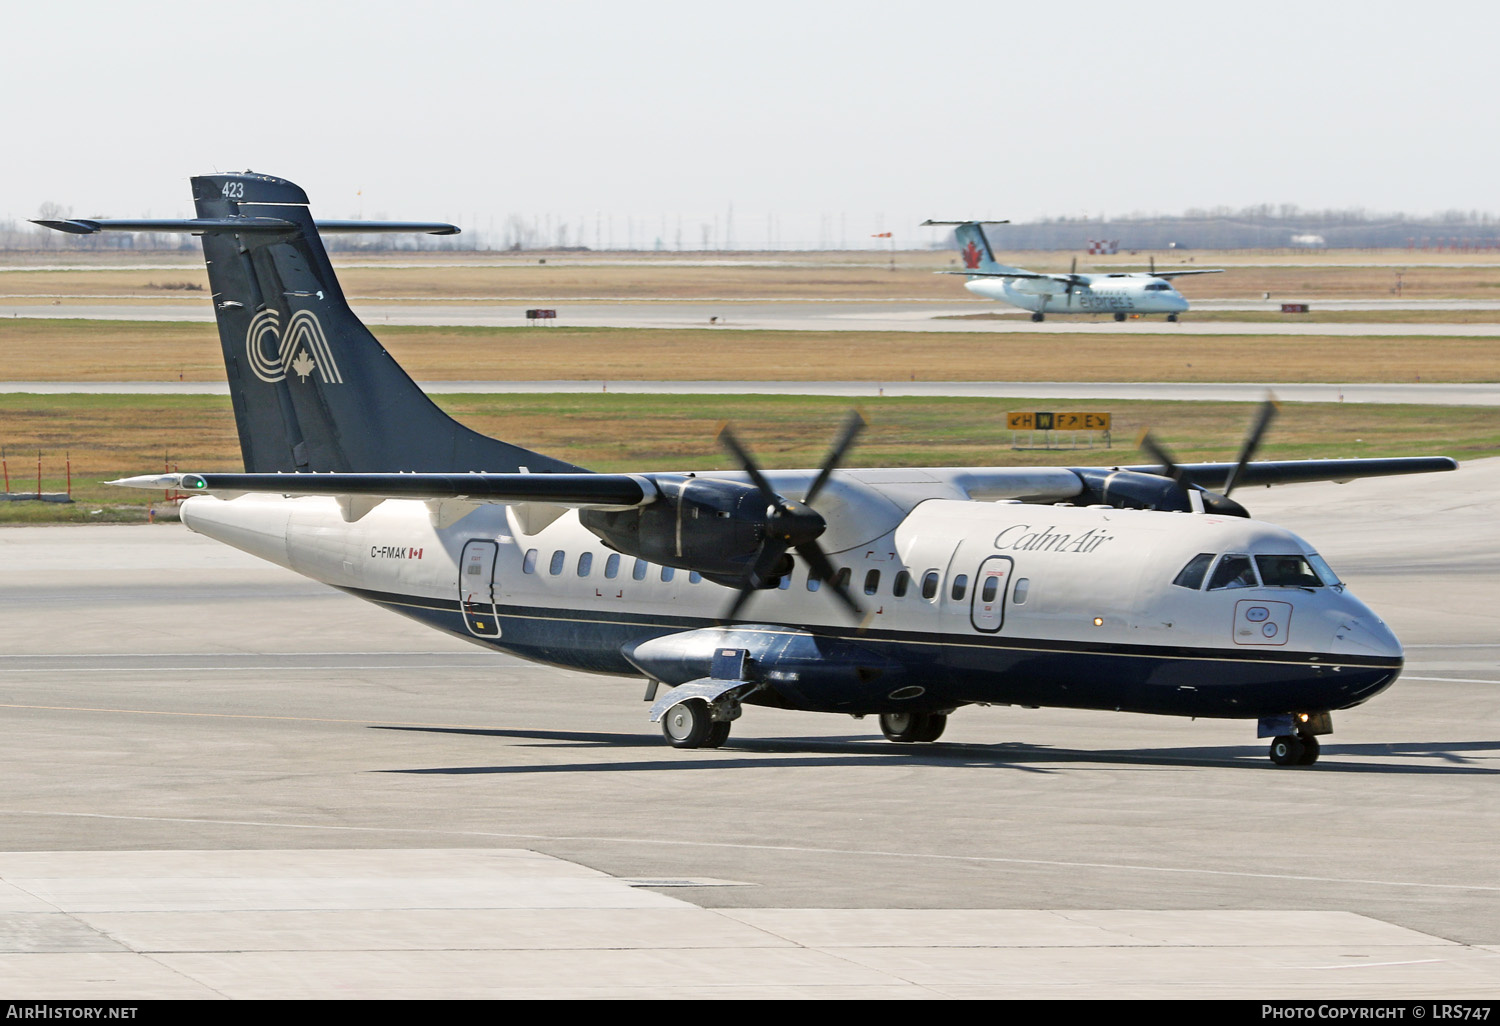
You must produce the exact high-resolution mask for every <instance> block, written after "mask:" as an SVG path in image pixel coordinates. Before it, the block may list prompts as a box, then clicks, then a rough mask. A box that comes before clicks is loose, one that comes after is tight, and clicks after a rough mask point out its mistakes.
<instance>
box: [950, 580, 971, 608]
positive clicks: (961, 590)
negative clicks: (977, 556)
mask: <svg viewBox="0 0 1500 1026" xmlns="http://www.w3.org/2000/svg"><path fill="white" fill-rule="evenodd" d="M968 593H969V575H968V574H959V575H958V576H957V577H955V578H953V592H952V594H953V600H954V601H955V602H957V601H958V600H959V599H961V598H963V597H964V596H965V595H967V594H968Z"/></svg>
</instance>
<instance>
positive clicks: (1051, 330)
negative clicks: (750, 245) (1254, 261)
mask: <svg viewBox="0 0 1500 1026" xmlns="http://www.w3.org/2000/svg"><path fill="white" fill-rule="evenodd" d="M1362 302H1364V303H1368V302H1370V301H1359V300H1328V301H1318V302H1317V303H1316V304H1315V305H1316V307H1317V308H1318V309H1323V310H1339V309H1360V310H1382V309H1386V310H1404V309H1429V310H1450V309H1452V310H1475V311H1490V310H1495V309H1500V304H1495V305H1479V306H1476V305H1471V304H1472V303H1473V302H1474V301H1469V300H1452V301H1443V300H1436V301H1429V305H1427V306H1421V307H1408V306H1404V305H1403V306H1368V305H1361V303H1362ZM1455 304H1456V305H1455ZM1201 305H1202V308H1203V309H1214V308H1215V307H1214V306H1213V304H1212V303H1211V302H1209V301H1204V302H1203V303H1202V304H1201ZM350 306H351V307H352V308H353V310H354V312H355V314H357V315H358V316H359V318H360V319H361V320H362V321H364V322H365V323H366V324H368V325H369V326H370V327H371V328H373V329H375V330H376V331H377V332H378V331H379V329H380V326H381V325H385V324H393V325H431V326H448V327H455V326H456V327H465V326H467V327H479V326H486V327H493V326H502V327H517V326H523V325H525V324H527V323H528V321H527V319H526V311H527V310H528V309H534V308H537V307H546V308H551V309H555V310H556V311H557V318H556V320H555V321H551V322H547V323H549V324H556V325H567V326H572V327H584V328H657V329H666V328H708V327H713V328H716V329H719V330H724V331H924V332H968V333H972V332H989V333H994V334H1005V333H1011V332H1024V333H1037V332H1040V333H1046V334H1124V335H1142V334H1145V335H1151V334H1177V335H1293V336H1298V335H1322V336H1327V335H1343V336H1407V335H1420V336H1426V337H1431V336H1435V335H1443V336H1452V337H1459V338H1464V337H1486V338H1487V337H1492V336H1500V321H1489V322H1485V323H1473V324H1424V323H1419V322H1404V321H1395V322H1387V323H1354V322H1332V323H1330V322H1303V321H1298V320H1296V319H1295V315H1289V317H1290V318H1292V319H1288V320H1278V321H1194V320H1193V319H1192V312H1191V311H1189V312H1188V313H1187V314H1184V315H1183V316H1184V320H1182V321H1179V322H1177V323H1169V322H1167V321H1166V320H1165V319H1164V318H1162V317H1160V316H1153V317H1141V318H1138V319H1132V320H1127V321H1123V322H1116V321H1114V320H1112V319H1111V318H1109V317H1108V316H1103V315H1101V316H1100V317H1099V318H1097V319H1093V318H1091V319H1088V320H1083V319H1079V318H1077V317H1069V318H1066V319H1056V318H1054V319H1053V320H1049V321H1043V322H1042V323H1040V324H1037V323H1033V322H1032V321H1031V320H1030V319H1029V318H1027V317H1026V316H1024V315H1023V316H1019V317H1013V318H1009V319H998V318H995V317H992V316H989V315H992V314H997V313H999V314H1010V313H1014V312H1015V311H1014V308H1011V307H1006V306H1003V305H1001V304H996V303H993V302H965V301H963V300H957V301H944V302H941V303H938V302H924V301H919V300H910V299H892V300H887V301H880V302H872V301H869V300H841V299H828V300H801V299H783V300H778V299H756V300H734V299H723V300H704V299H694V300H674V299H659V300H633V301H625V300H621V299H618V298H612V297H598V298H595V299H586V300H585V299H570V300H549V299H531V300H514V301H495V300H492V299H485V298H476V299H472V300H461V299H460V300H444V301H441V302H436V301H429V300H410V301H392V300H388V299H379V300H371V299H365V300H362V299H359V298H358V297H355V298H352V299H351V300H350ZM1218 309H1227V310H1266V309H1277V310H1279V306H1275V305H1270V306H1268V305H1266V304H1257V303H1244V302H1242V303H1235V304H1232V305H1229V306H1223V307H1218ZM0 316H3V317H41V318H84V319H94V320H130V321H204V322H208V321H212V320H213V307H212V305H211V304H210V303H208V302H207V301H205V299H204V298H203V297H202V296H201V295H198V296H193V297H184V298H182V299H179V300H167V301H161V300H150V301H143V302H109V301H106V300H101V301H98V302H80V301H77V299H76V298H73V297H70V298H68V299H59V300H58V302H57V303H56V304H55V305H54V304H44V303H35V302H32V303H24V304H12V305H6V304H4V303H3V302H0ZM537 330H538V331H542V330H546V328H545V327H538V328H537Z"/></svg>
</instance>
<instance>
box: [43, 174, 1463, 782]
mask: <svg viewBox="0 0 1500 1026" xmlns="http://www.w3.org/2000/svg"><path fill="white" fill-rule="evenodd" d="M193 190H194V198H195V200H196V204H197V212H198V215H199V216H198V217H196V218H193V219H188V220H178V221H151V222H145V221H99V220H75V221H51V222H44V223H47V224H48V225H49V226H51V227H53V228H57V229H59V230H62V231H71V232H80V233H91V232H96V231H106V230H111V229H122V230H136V231H179V232H192V233H195V234H199V235H201V236H202V238H203V249H204V255H205V258H206V260H207V263H208V273H209V280H210V283H211V285H212V289H213V303H214V309H215V312H216V315H217V319H218V325H219V337H220V342H221V344H222V346H223V351H224V359H225V366H226V369H227V372H228V378H229V384H230V395H231V399H232V402H233V406H234V413H235V420H236V425H237V427H238V430H239V437H240V445H241V451H242V453H243V456H244V463H245V472H244V473H189V474H169V475H164V476H150V477H137V478H130V479H128V480H125V481H121V482H116V483H118V484H124V485H132V486H137V487H146V488H161V487H164V486H169V487H177V488H181V489H183V490H185V491H187V492H191V493H202V494H194V495H193V497H191V498H189V499H187V500H186V501H185V502H184V503H183V505H182V519H183V521H184V522H185V523H186V524H187V526H188V527H189V528H191V529H192V530H194V531H196V532H199V533H201V534H205V535H208V536H210V537H212V538H216V539H218V540H220V541H223V542H226V543H228V544H230V545H233V546H235V547H237V548H239V549H242V550H244V551H246V552H249V553H252V554H254V555H256V556H259V557H261V558H264V559H267V560H270V561H272V562H274V563H277V564H279V565H281V566H284V567H287V568H289V569H291V570H294V571H296V572H298V573H301V574H304V575H306V576H309V577H312V578H314V579H316V580H319V581H322V582H324V583H326V584H329V585H331V586H333V587H336V588H339V589H342V590H344V591H346V592H348V593H350V594H352V595H355V596H358V597H360V598H363V599H366V600H368V601H371V602H374V603H377V604H379V605H382V606H385V607H386V608H388V609H391V610H393V611H395V612H398V613H402V614H404V615H406V616H410V617H413V618H415V619H417V620H420V621H422V622H423V623H426V624H429V625H431V626H433V627H436V628H438V629H439V630H442V631H445V632H447V633H449V634H453V635H456V636H457V637H460V638H464V639H466V640H469V641H472V642H476V643H478V644H481V645H488V646H493V647H494V648H497V649H500V650H503V651H507V652H511V653H514V654H516V655H519V656H522V657H525V658H527V659H532V660H537V661H540V662H544V663H548V664H552V665H556V666H562V667H567V668H570V669H575V670H586V671H593V672H597V673H603V674H614V675H618V676H623V677H634V678H637V679H639V678H642V677H644V678H645V679H646V680H647V681H648V684H647V700H648V701H650V700H653V699H654V704H653V705H652V707H651V715H652V718H653V719H655V720H658V721H660V722H661V723H662V729H663V732H664V733H665V735H666V738H667V740H668V741H669V742H670V743H671V744H672V745H674V746H676V747H679V748H698V747H705V746H718V745H722V744H723V743H724V742H725V740H726V739H727V738H728V736H729V730H730V724H731V723H732V721H734V720H735V719H736V718H738V717H739V716H740V715H741V713H742V710H743V709H744V708H745V707H746V706H756V705H761V706H774V707H779V708H785V709H802V710H809V711H814V712H829V713H843V714H847V715H852V716H855V717H863V716H868V715H873V716H878V717H879V721H880V726H881V729H882V731H883V732H884V733H885V735H886V736H887V737H888V738H890V739H891V740H892V741H899V742H926V741H933V740H936V739H937V737H938V736H939V735H940V734H941V733H942V731H943V728H944V725H945V724H946V722H947V718H948V716H949V715H950V714H951V713H953V712H954V711H955V710H957V709H960V708H962V707H964V706H970V705H1002V704H1003V705H1022V706H1065V707H1071V708H1080V709H1100V710H1114V711H1122V710H1123V711H1129V712H1142V713H1160V714H1167V715H1177V716H1195V717H1196V716H1205V717H1231V718H1243V719H1249V720H1255V721H1257V722H1258V727H1259V734H1260V736H1262V737H1273V738H1274V741H1273V742H1272V744H1271V758H1272V760H1273V761H1274V762H1275V763H1277V764H1279V765H1308V764H1311V763H1312V762H1313V761H1314V760H1315V759H1316V758H1317V756H1318V741H1317V738H1318V736H1319V735H1321V734H1325V733H1327V732H1329V731H1330V730H1331V729H1332V722H1331V715H1330V714H1331V711H1332V710H1335V709H1346V708H1349V707H1350V706H1355V705H1358V704H1360V703H1361V702H1364V701H1366V700H1367V699H1369V698H1370V697H1372V696H1374V695H1376V694H1378V693H1379V692H1381V691H1383V690H1384V689H1386V688H1388V687H1390V686H1391V684H1392V683H1393V682H1394V681H1395V680H1396V677H1397V675H1398V674H1399V673H1400V670H1401V666H1402V653H1401V646H1400V644H1399V643H1398V642H1397V640H1396V638H1395V637H1394V636H1393V635H1392V633H1391V631H1390V630H1389V629H1388V628H1387V627H1386V625H1385V624H1384V623H1382V622H1381V620H1380V618H1379V617H1378V616H1376V615H1375V614H1374V613H1373V612H1371V611H1370V610H1369V609H1368V608H1367V607H1366V606H1365V605H1364V604H1363V603H1361V602H1360V601H1359V600H1358V599H1357V598H1355V597H1354V596H1353V595H1352V594H1351V593H1350V591H1349V589H1348V588H1347V587H1346V586H1345V585H1344V584H1343V583H1341V582H1340V581H1339V579H1338V577H1337V576H1336V575H1335V573H1334V571H1333V570H1332V569H1331V568H1330V567H1329V566H1328V564H1327V563H1325V562H1324V561H1323V560H1322V559H1321V558H1319V556H1318V554H1317V552H1316V551H1315V550H1314V548H1313V547H1312V546H1311V545H1310V544H1309V543H1308V542H1306V541H1304V540H1302V539H1301V538H1298V537H1297V536H1296V535H1294V534H1292V533H1291V532H1289V531H1286V530H1283V529H1281V528H1279V527H1276V526H1274V525H1271V524H1267V523H1263V522H1260V521H1257V520H1253V519H1250V518H1249V515H1248V514H1247V513H1246V511H1245V510H1244V508H1243V507H1242V506H1240V504H1239V503H1238V502H1236V501H1235V500H1234V499H1232V498H1230V497H1229V494H1230V492H1232V491H1233V490H1234V488H1235V487H1237V486H1239V485H1249V484H1277V483H1283V482H1292V481H1329V480H1347V479H1351V478H1357V477H1368V476H1378V475H1384V474H1405V473H1420V472H1426V471H1435V470H1451V469H1454V468H1455V467H1456V466H1457V465H1456V464H1455V463H1454V462H1453V461H1452V460H1449V459H1446V458H1438V457H1432V458H1406V459H1347V460H1319V461H1305V460H1304V461H1289V462H1253V461H1252V459H1251V457H1252V456H1253V454H1254V450H1255V448H1256V446H1257V445H1258V443H1259V440H1260V437H1261V435H1262V433H1263V431H1264V429H1265V427H1266V424H1267V423H1268V422H1269V420H1270V417H1271V414H1272V412H1273V410H1274V406H1272V405H1271V404H1269V403H1268V404H1267V405H1266V406H1265V407H1264V408H1263V410H1262V413H1261V415H1260V417H1259V420H1258V422H1257V424H1256V426H1255V428H1254V430H1253V431H1252V432H1251V434H1250V437H1249V438H1248V439H1247V442H1246V445H1245V448H1244V451H1243V453H1242V455H1241V458H1240V460H1239V461H1238V462H1237V463H1234V464H1190V465H1182V466H1179V465H1176V464H1174V463H1173V461H1172V460H1171V458H1170V457H1169V456H1167V455H1166V453H1165V452H1164V451H1163V450H1161V448H1160V447H1159V446H1155V445H1154V443H1151V444H1150V448H1151V451H1152V452H1153V455H1154V458H1156V459H1157V460H1158V461H1159V462H1158V463H1157V464H1155V465H1147V466H1134V467H1073V468H1064V467H1055V468H997V467H969V468H962V467H960V468H931V469H884V470H876V469H863V470H841V469H837V467H838V464H839V462H840V461H841V459H842V458H843V455H844V453H845V452H846V451H847V449H848V447H849V446H850V444H852V442H853V441H854V438H855V436H856V434H857V433H858V431H859V428H860V427H861V425H862V423H863V422H862V420H861V419H859V418H858V417H857V416H855V417H852V418H851V419H850V421H849V422H848V424H847V425H846V427H845V429H844V431H843V434H842V436H841V438H840V439H839V440H838V442H837V443H836V444H835V446H834V447H833V451H832V452H831V453H830V455H829V457H828V459H827V460H826V462H825V463H824V465H823V466H822V468H820V469H817V470H793V471H773V470H763V469H761V468H760V467H759V466H758V465H757V463H756V462H755V460H754V459H753V458H751V456H750V455H749V453H748V452H746V451H745V450H744V449H743V448H742V447H741V446H740V444H739V443H738V442H737V441H736V440H735V438H734V436H733V435H732V434H731V433H729V432H728V431H727V430H726V431H724V432H722V433H721V436H720V437H721V440H722V442H723V444H724V445H725V446H726V447H727V448H728V450H729V451H730V452H731V453H732V454H733V455H734V456H735V457H736V458H737V459H738V461H739V462H740V464H741V466H742V468H743V469H742V470H741V471H737V472H726V473H708V474H693V473H656V472H642V473H638V474H594V473H589V472H588V471H586V470H584V469H582V468H580V467H575V466H571V465H569V464H567V463H564V462H562V461H560V460H557V459H553V458H551V457H548V456H544V455H542V454H540V453H536V452H531V451H528V450H526V449H522V448H520V447H518V446H515V445H511V444H509V443H506V442H502V441H499V440H497V439H492V438H487V437H485V436H483V435H479V434H477V433H475V432H473V431H470V430H469V429H467V428H465V427H463V426H462V425H460V424H458V423H457V422H455V421H453V420H452V419H451V418H449V417H448V416H447V415H446V414H444V413H442V412H441V411H440V410H439V409H438V408H437V407H436V406H434V405H433V404H432V402H431V401H430V400H429V399H428V398H427V397H426V396H425V395H424V394H423V393H422V391H421V390H420V389H419V388H418V387H417V386H416V384H415V383H413V382H412V380H411V379H410V378H409V377H407V375H406V374H405V373H404V372H403V371H402V370H401V368H400V367H399V366H397V364H396V362H395V361H394V360H393V359H392V358H391V356H390V355H389V354H388V353H387V352H386V351H385V350H384V349H383V348H382V347H381V345H380V343H379V342H377V341H376V339H375V338H374V336H372V335H371V334H370V332H369V331H368V330H367V329H366V328H365V326H364V325H363V324H361V323H360V322H359V320H358V319H357V318H356V317H355V316H354V314H353V313H352V312H351V311H350V309H349V307H348V304H347V303H346V301H345V299H344V295H343V293H342V291H341V290H340V288H339V284H338V281H337V279H336V277H335V275H334V271H333V267H332V266H331V264H330V263H329V260H328V256H327V253H326V252H325V250H324V247H323V244H322V241H321V238H320V235H319V230H320V227H322V228H324V230H340V231H353V230H359V229H360V228H361V227H362V228H363V229H365V230H372V231H388V230H409V231H453V230H456V229H453V228H452V226H449V225H433V224H421V223H403V224H389V223H376V224H366V225H363V226H357V225H350V224H349V223H336V224H323V225H320V223H319V222H315V221H314V220H313V218H312V216H311V215H310V213H309V210H308V200H307V196H306V195H305V194H304V193H303V191H302V190H301V189H299V188H298V187H297V186H295V185H293V184H292V183H290V182H287V181H284V180H282V179H278V178H272V177H269V176H265V175H258V174H253V173H249V172H246V173H244V174H221V175H209V176H204V177H200V178H195V179H193ZM622 427H624V426H623V425H622ZM861 618H862V622H861ZM661 685H666V686H667V687H668V688H669V690H667V691H666V692H665V693H664V694H662V695H660V697H658V696H657V692H658V690H659V688H660V686H661Z"/></svg>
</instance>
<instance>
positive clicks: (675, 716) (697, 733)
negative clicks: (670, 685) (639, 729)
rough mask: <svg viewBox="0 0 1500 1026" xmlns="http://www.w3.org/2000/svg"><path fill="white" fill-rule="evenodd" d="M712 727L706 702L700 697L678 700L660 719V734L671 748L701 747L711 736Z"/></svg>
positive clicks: (711, 718) (712, 723)
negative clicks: (683, 700)
mask: <svg viewBox="0 0 1500 1026" xmlns="http://www.w3.org/2000/svg"><path fill="white" fill-rule="evenodd" d="M726 726H727V724H726ZM713 728H714V721H713V716H712V714H710V713H709V711H708V703H707V702H705V701H703V699H701V698H690V699H688V700H687V701H686V702H678V703H677V704H676V705H674V706H672V708H670V709H668V710H667V714H666V715H665V716H663V717H662V719H661V732H662V736H663V737H665V738H666V739H667V741H668V743H670V744H671V746H672V747H673V748H702V747H703V746H704V745H705V744H706V743H707V742H708V740H709V738H710V737H711V736H712V734H713ZM725 736H726V737H727V736H728V733H727V732H726V733H725ZM722 743H723V742H722V741H721V742H720V744H722Z"/></svg>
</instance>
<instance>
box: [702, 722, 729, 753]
mask: <svg viewBox="0 0 1500 1026" xmlns="http://www.w3.org/2000/svg"><path fill="white" fill-rule="evenodd" d="M729 726H730V724H729V721H728V720H714V725H713V727H712V728H710V729H709V732H708V738H707V739H706V740H705V741H704V742H703V747H704V748H721V747H723V745H724V742H725V741H728V740H729Z"/></svg>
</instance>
